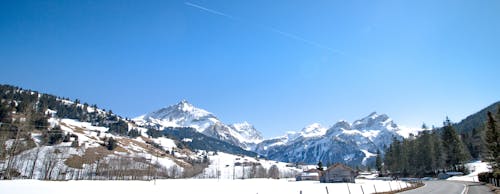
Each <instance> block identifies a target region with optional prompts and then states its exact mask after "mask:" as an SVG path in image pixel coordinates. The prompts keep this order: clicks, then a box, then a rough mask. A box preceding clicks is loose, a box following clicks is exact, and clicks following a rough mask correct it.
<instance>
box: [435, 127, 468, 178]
mask: <svg viewBox="0 0 500 194" xmlns="http://www.w3.org/2000/svg"><path fill="white" fill-rule="evenodd" d="M441 140H442V143H443V153H444V158H445V165H446V167H448V168H451V169H452V170H457V169H456V165H458V164H461V163H462V162H464V161H465V160H466V159H467V156H466V153H465V150H464V146H463V144H462V141H461V140H460V137H459V136H458V134H457V132H456V131H455V128H454V127H453V126H452V124H451V122H450V119H448V118H446V120H445V122H444V127H443V132H442V135H441Z"/></svg>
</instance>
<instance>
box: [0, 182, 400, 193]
mask: <svg viewBox="0 0 500 194" xmlns="http://www.w3.org/2000/svg"><path fill="white" fill-rule="evenodd" d="M406 186H410V184H409V183H405V182H400V181H380V180H361V179H358V180H356V183H349V184H347V183H319V182H317V181H300V182H296V181H294V180H290V179H279V180H274V179H245V180H223V179H221V180H217V179H167V180H157V181H156V183H155V181H39V180H12V181H0V191H2V193H5V194H11V193H12V194H15V193H37V194H58V193H72V194H89V193H119V194H128V193H130V194H137V193H183V194H200V193H207V194H209V193H217V194H225V193H227V194H233V193H239V194H256V193H259V194H275V193H288V194H299V193H300V192H301V191H302V193H303V194H309V193H314V194H321V193H327V192H326V189H327V188H328V190H329V193H336V194H343V193H345V194H348V193H352V194H357V193H359V194H361V193H374V191H375V189H376V190H377V191H378V192H380V191H389V190H391V189H399V188H400V187H406ZM362 189H363V190H362Z"/></svg>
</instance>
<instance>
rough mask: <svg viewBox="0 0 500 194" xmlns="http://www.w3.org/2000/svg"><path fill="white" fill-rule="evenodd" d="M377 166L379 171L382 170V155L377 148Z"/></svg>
mask: <svg viewBox="0 0 500 194" xmlns="http://www.w3.org/2000/svg"><path fill="white" fill-rule="evenodd" d="M375 166H376V167H377V170H378V171H379V172H382V155H381V154H380V150H377V158H375Z"/></svg>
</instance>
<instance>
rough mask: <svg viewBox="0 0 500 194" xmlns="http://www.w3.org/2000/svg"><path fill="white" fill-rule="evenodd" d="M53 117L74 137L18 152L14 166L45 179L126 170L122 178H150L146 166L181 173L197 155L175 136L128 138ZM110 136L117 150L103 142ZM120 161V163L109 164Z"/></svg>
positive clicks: (37, 136) (106, 176)
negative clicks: (167, 152) (187, 160)
mask: <svg viewBox="0 0 500 194" xmlns="http://www.w3.org/2000/svg"><path fill="white" fill-rule="evenodd" d="M49 121H50V124H51V125H53V126H60V128H61V130H62V131H61V132H59V133H61V134H69V135H70V137H71V138H69V139H68V140H65V141H63V142H61V143H56V144H54V145H51V146H42V145H39V146H36V147H34V148H32V149H29V150H26V151H23V152H22V153H20V154H18V155H16V156H14V158H13V160H12V161H14V162H12V168H14V169H16V171H17V172H19V173H20V174H21V176H24V177H28V178H34V179H45V180H68V179H89V178H92V179H109V178H110V177H111V178H112V177H116V176H118V174H115V173H122V174H123V175H120V176H123V177H122V178H125V179H134V178H133V176H144V177H143V178H147V177H146V176H147V175H146V174H145V172H146V169H148V168H151V166H153V168H154V169H163V170H161V173H163V176H166V177H181V176H182V172H183V170H184V168H189V166H190V165H191V164H190V163H188V162H186V161H185V160H184V159H185V158H189V157H191V158H192V159H196V158H197V156H196V155H195V154H192V153H190V152H189V151H188V150H181V149H178V148H177V146H176V143H175V141H174V140H172V139H168V138H164V137H163V138H157V139H149V138H147V137H144V136H139V137H137V138H128V137H122V136H117V135H113V134H111V133H109V132H108V128H106V127H97V126H92V125H91V124H90V123H88V122H80V121H76V120H72V119H55V118H51V119H50V120H49ZM32 138H33V140H34V142H37V144H40V142H41V141H42V138H43V137H42V134H39V133H32ZM110 139H114V140H116V148H114V149H113V150H109V149H106V147H105V146H103V145H107V144H108V143H109V140H110ZM151 142H155V143H156V145H159V146H161V147H162V148H163V149H164V150H169V151H173V152H170V153H173V154H165V152H164V151H162V150H159V149H156V148H155V147H153V146H152V145H151ZM116 164H120V166H114V167H112V166H109V165H116ZM134 169H135V170H134ZM99 171H101V172H99ZM141 171H143V173H141ZM104 172H106V173H104ZM157 172H160V171H157ZM143 178H139V179H143Z"/></svg>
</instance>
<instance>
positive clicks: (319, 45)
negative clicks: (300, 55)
mask: <svg viewBox="0 0 500 194" xmlns="http://www.w3.org/2000/svg"><path fill="white" fill-rule="evenodd" d="M184 4H185V5H187V6H190V7H194V8H197V9H200V10H203V11H206V12H209V13H211V14H215V15H219V16H223V17H226V18H229V19H231V20H239V21H243V20H241V19H238V18H236V17H233V16H231V15H229V14H226V13H223V12H220V11H217V10H214V9H210V8H207V7H203V6H201V5H197V4H194V3H191V2H184ZM246 23H249V24H251V22H246ZM253 26H256V27H259V28H262V29H266V30H270V31H272V32H274V33H276V34H279V35H281V36H284V37H287V38H289V39H293V40H295V41H299V42H302V43H305V44H308V45H311V46H314V47H317V48H321V49H325V50H328V51H331V52H334V53H336V54H343V53H342V52H340V51H338V50H335V49H332V48H330V47H327V46H325V45H322V44H320V43H317V42H314V41H311V40H309V39H306V38H303V37H301V36H298V35H295V34H292V33H288V32H285V31H282V30H279V29H276V28H273V27H268V26H263V25H258V24H253Z"/></svg>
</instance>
